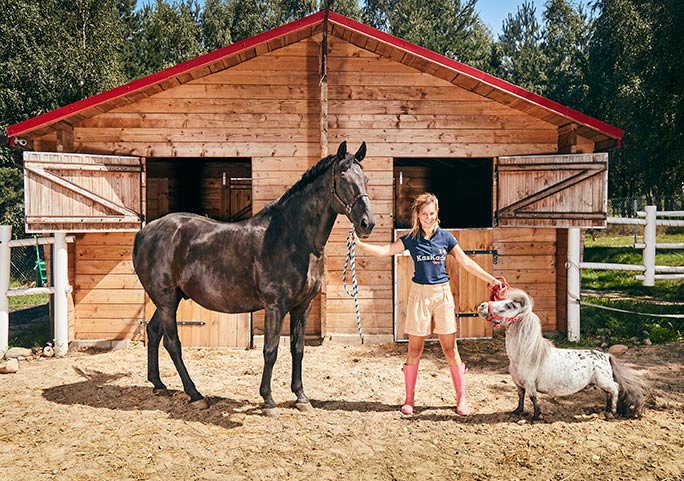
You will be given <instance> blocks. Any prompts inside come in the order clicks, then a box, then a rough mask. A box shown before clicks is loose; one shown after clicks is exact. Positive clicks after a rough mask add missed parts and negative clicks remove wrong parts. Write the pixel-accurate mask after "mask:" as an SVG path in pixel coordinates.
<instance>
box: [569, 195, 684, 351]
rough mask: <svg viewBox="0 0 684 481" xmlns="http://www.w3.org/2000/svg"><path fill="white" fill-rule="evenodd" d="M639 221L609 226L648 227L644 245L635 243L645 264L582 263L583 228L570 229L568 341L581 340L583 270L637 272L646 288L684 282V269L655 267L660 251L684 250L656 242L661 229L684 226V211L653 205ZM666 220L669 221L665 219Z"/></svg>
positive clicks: (620, 221)
mask: <svg viewBox="0 0 684 481" xmlns="http://www.w3.org/2000/svg"><path fill="white" fill-rule="evenodd" d="M637 214H638V216H639V218H623V217H608V219H607V221H608V223H609V224H629V225H642V226H644V242H643V243H635V244H634V248H636V249H642V251H643V253H642V264H640V265H637V264H611V263H602V262H580V229H579V228H571V229H568V266H567V268H568V340H570V341H577V340H578V339H579V328H580V303H579V299H580V286H581V281H582V278H581V273H580V269H582V268H584V269H602V270H617V271H635V272H639V274H637V275H635V276H634V277H635V278H636V279H638V280H641V281H642V284H643V285H644V286H654V285H655V281H656V280H678V279H684V266H677V267H674V266H657V265H655V259H656V249H684V243H668V244H666V243H660V244H659V243H658V242H656V227H657V226H677V227H684V220H681V219H680V220H676V219H671V218H673V217H674V218H677V217H679V218H684V211H661V212H658V211H657V210H656V207H655V206H652V205H649V206H646V207H645V208H644V211H641V212H638V213H637ZM664 217H665V218H664Z"/></svg>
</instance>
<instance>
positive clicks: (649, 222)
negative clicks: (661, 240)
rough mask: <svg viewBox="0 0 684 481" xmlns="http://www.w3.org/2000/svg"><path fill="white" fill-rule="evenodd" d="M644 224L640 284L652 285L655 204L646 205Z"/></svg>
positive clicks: (653, 276) (653, 281)
mask: <svg viewBox="0 0 684 481" xmlns="http://www.w3.org/2000/svg"><path fill="white" fill-rule="evenodd" d="M644 210H645V211H646V226H644V253H643V263H644V267H646V270H645V271H644V281H643V282H642V285H644V286H649V287H652V286H654V285H655V257H656V215H657V212H656V206H654V205H647V206H646V207H645V208H644Z"/></svg>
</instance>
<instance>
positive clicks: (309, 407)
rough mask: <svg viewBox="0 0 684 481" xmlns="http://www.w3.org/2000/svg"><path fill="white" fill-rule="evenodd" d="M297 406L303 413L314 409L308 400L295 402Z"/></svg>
mask: <svg viewBox="0 0 684 481" xmlns="http://www.w3.org/2000/svg"><path fill="white" fill-rule="evenodd" d="M295 407H296V408H297V409H299V411H300V412H303V413H310V412H312V411H313V410H314V408H313V406H312V405H311V403H310V402H308V401H307V402H303V403H295Z"/></svg>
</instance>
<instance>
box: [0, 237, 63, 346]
mask: <svg viewBox="0 0 684 481" xmlns="http://www.w3.org/2000/svg"><path fill="white" fill-rule="evenodd" d="M73 240H74V239H73V237H68V238H67V236H66V234H65V233H64V232H55V233H54V235H53V236H52V237H40V238H33V239H15V240H12V227H11V226H9V225H2V226H0V357H2V356H3V355H4V354H5V352H7V349H8V347H9V298H10V297H14V296H27V295H31V294H51V295H52V296H53V315H54V339H55V355H57V356H64V355H65V354H66V352H67V349H68V345H69V319H68V312H67V311H68V303H67V293H69V292H71V286H69V278H68V265H69V262H68V258H67V248H66V244H67V241H70V242H73ZM47 244H52V245H54V251H53V253H52V256H51V261H52V273H53V279H54V282H53V285H52V286H51V287H29V288H10V259H11V255H12V254H11V251H12V248H16V247H27V246H33V245H47Z"/></svg>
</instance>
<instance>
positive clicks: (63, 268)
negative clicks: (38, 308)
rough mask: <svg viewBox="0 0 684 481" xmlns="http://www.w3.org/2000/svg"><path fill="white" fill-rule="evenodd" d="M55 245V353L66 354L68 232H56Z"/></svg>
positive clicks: (53, 263)
mask: <svg viewBox="0 0 684 481" xmlns="http://www.w3.org/2000/svg"><path fill="white" fill-rule="evenodd" d="M54 237H55V245H54V250H53V253H52V268H53V272H54V282H55V285H54V287H55V293H54V309H55V311H54V315H55V355H56V356H64V355H66V353H67V350H68V348H69V314H68V309H69V305H68V302H67V286H68V285H69V272H68V266H69V262H68V259H67V245H66V234H65V233H64V232H55V234H54Z"/></svg>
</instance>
